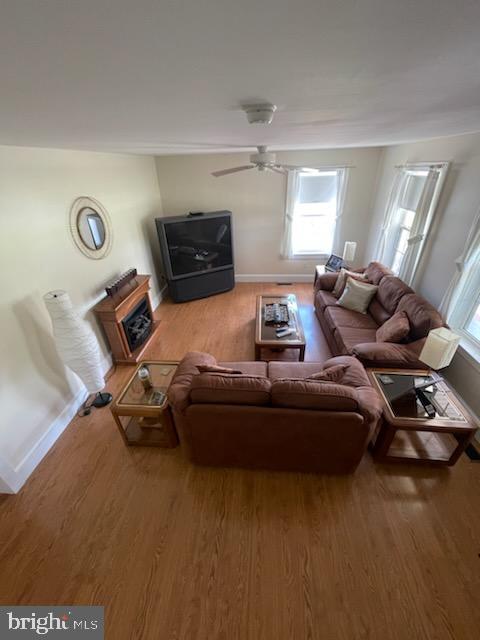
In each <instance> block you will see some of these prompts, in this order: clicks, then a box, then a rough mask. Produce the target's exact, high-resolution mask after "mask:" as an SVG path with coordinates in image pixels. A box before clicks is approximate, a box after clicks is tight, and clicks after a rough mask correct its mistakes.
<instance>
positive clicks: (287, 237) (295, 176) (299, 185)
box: [281, 167, 349, 260]
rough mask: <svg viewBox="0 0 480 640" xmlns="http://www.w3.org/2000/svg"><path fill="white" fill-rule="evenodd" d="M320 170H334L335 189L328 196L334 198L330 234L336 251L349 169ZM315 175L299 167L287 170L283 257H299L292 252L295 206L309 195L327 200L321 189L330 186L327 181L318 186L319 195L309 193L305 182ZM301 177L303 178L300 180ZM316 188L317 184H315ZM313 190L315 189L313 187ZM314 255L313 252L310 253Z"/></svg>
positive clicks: (306, 255) (338, 245)
mask: <svg viewBox="0 0 480 640" xmlns="http://www.w3.org/2000/svg"><path fill="white" fill-rule="evenodd" d="M321 172H325V173H327V172H329V173H331V172H335V174H336V176H335V177H336V180H335V190H336V193H335V191H334V192H333V193H332V194H330V196H335V200H336V209H335V219H334V231H333V236H332V246H333V252H335V251H338V250H339V248H340V238H341V223H342V216H343V213H344V204H345V194H346V189H347V182H348V175H349V170H348V168H347V167H340V168H339V167H322V168H319V169H318V173H319V174H321ZM314 176H315V172H310V173H308V174H305V172H304V171H302V170H301V169H299V170H293V171H289V172H288V177H287V196H286V205H285V217H284V229H283V240H282V249H281V254H282V257H283V258H285V259H287V260H288V259H293V258H295V257H300V255H297V254H296V253H295V252H294V241H293V240H294V223H295V214H296V207H297V209H299V208H300V207H299V206H298V205H301V204H302V202H303V201H304V200H305V201H309V196H310V197H311V198H314V197H320V201H322V200H321V199H322V197H324V198H325V200H328V197H327V195H326V193H327V192H326V191H325V193H324V192H323V191H322V189H323V190H324V189H327V191H328V189H329V188H330V187H329V185H328V183H325V185H322V187H321V188H320V191H321V195H320V196H319V194H316V193H315V195H313V192H312V194H310V193H309V192H310V190H311V189H309V186H308V184H306V180H305V179H308V178H313V177H314ZM302 177H303V178H305V179H304V180H303V182H302ZM316 187H317V188H318V185H316ZM314 191H315V189H314ZM312 201H313V202H317V201H316V200H312ZM312 255H314V253H312ZM305 257H308V253H306V254H305Z"/></svg>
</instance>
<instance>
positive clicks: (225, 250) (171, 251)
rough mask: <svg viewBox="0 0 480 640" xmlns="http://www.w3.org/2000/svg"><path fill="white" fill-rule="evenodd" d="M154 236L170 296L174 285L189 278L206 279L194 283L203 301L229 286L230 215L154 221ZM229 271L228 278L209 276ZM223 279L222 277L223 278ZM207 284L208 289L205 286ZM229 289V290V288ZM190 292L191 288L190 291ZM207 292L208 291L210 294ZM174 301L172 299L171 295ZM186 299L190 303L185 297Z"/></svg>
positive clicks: (231, 251)
mask: <svg viewBox="0 0 480 640" xmlns="http://www.w3.org/2000/svg"><path fill="white" fill-rule="evenodd" d="M155 222H156V225H157V233H158V238H159V241H160V248H161V252H162V258H163V267H164V274H165V276H166V278H167V281H168V283H169V286H170V289H171V293H172V290H174V291H175V290H176V289H177V288H178V286H177V287H172V283H174V282H175V281H180V280H182V281H183V280H184V279H186V278H190V277H199V276H201V275H210V278H208V279H205V286H203V285H204V283H201V282H200V280H198V281H197V282H196V289H197V291H198V293H199V295H197V296H195V297H204V296H205V295H211V294H212V293H217V292H219V291H226V290H228V289H231V288H232V286H233V248H232V214H231V212H230V211H213V212H211V213H204V214H201V215H195V216H191V215H189V216H173V217H166V218H156V220H155ZM221 271H231V274H232V275H231V277H230V276H229V277H228V283H229V286H227V284H226V280H225V277H223V278H222V276H221V275H220V274H219V275H218V276H217V277H214V275H213V274H215V273H218V272H221ZM224 275H225V274H224ZM207 282H210V283H211V287H209V286H207ZM230 285H231V286H230ZM190 288H191V287H190ZM210 289H212V290H211V291H210ZM172 297H174V299H175V295H173V296H172ZM186 299H193V297H190V296H189V297H188V298H186Z"/></svg>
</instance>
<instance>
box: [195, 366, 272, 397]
mask: <svg viewBox="0 0 480 640" xmlns="http://www.w3.org/2000/svg"><path fill="white" fill-rule="evenodd" d="M270 387H271V382H270V380H269V379H268V378H264V377H263V376H249V375H236V376H232V375H224V374H221V373H199V374H198V375H197V376H194V378H193V380H192V384H191V386H190V401H191V402H192V403H194V404H253V405H265V404H269V403H270Z"/></svg>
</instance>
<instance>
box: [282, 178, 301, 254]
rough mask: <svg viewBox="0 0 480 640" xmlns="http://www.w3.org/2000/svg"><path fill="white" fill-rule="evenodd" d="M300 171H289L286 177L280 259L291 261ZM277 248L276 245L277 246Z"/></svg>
mask: <svg viewBox="0 0 480 640" xmlns="http://www.w3.org/2000/svg"><path fill="white" fill-rule="evenodd" d="M299 176H300V171H289V172H288V176H287V199H286V204H285V220H284V225H283V242H282V257H283V258H285V259H286V260H291V259H292V258H293V257H294V255H293V244H292V239H293V216H294V215H295V203H296V202H297V199H298V194H299V190H300V179H299ZM277 246H278V245H277Z"/></svg>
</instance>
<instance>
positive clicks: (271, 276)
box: [235, 273, 313, 282]
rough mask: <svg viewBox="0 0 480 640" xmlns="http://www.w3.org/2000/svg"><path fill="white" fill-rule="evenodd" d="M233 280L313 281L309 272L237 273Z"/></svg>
mask: <svg viewBox="0 0 480 640" xmlns="http://www.w3.org/2000/svg"><path fill="white" fill-rule="evenodd" d="M235 282H313V274H310V273H292V274H288V273H245V274H243V273H237V274H235Z"/></svg>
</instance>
